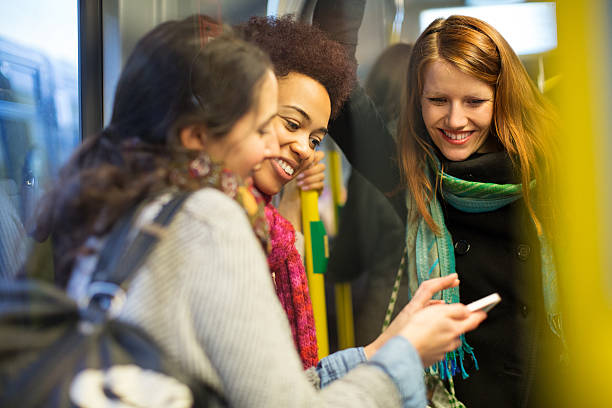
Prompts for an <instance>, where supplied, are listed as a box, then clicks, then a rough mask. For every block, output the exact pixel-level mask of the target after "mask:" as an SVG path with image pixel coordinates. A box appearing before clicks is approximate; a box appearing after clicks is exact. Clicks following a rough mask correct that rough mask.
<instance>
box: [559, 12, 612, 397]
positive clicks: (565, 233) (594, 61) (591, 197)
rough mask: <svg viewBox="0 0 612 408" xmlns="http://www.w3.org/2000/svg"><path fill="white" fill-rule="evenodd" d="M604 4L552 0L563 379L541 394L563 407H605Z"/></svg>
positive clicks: (610, 290) (610, 317)
mask: <svg viewBox="0 0 612 408" xmlns="http://www.w3.org/2000/svg"><path fill="white" fill-rule="evenodd" d="M611 8H612V6H611V5H610V3H609V2H606V1H604V0H589V1H584V2H583V1H575V0H560V1H558V2H557V21H558V28H559V37H558V38H559V53H560V58H559V60H560V64H561V66H560V71H561V73H562V75H563V79H562V80H561V82H560V83H559V88H560V100H559V104H560V107H561V117H562V118H563V119H562V127H561V128H562V129H561V134H560V135H559V141H560V143H559V145H560V148H561V165H560V168H559V169H557V171H558V172H559V174H560V176H561V177H559V180H560V182H561V185H560V190H561V195H560V197H559V201H558V202H559V205H560V206H561V208H560V209H561V211H560V212H559V213H560V218H561V219H560V222H559V225H560V230H561V231H560V233H559V234H558V237H557V241H559V243H558V247H557V248H558V249H557V259H558V269H559V279H560V288H561V294H562V296H561V302H562V306H563V312H564V316H565V321H564V324H565V333H566V336H567V340H568V344H569V351H570V352H569V361H570V370H569V372H570V373H571V378H569V381H568V382H567V384H561V385H560V384H558V383H557V382H555V383H553V382H551V384H550V385H549V388H550V389H549V392H557V390H563V391H562V392H563V396H564V401H565V402H566V404H564V406H568V407H570V406H573V407H576V406H582V407H605V406H610V376H609V375H608V372H607V368H608V367H611V366H612V347H611V346H612V343H611V341H610V339H612V284H611V273H610V270H611V267H612V265H611V259H610V254H609V247H610V241H612V239H611V237H610V234H611V231H610V230H611V228H610V225H612V220H611V217H610V205H611V204H612V199H611V197H610V191H611V189H612V186H611V184H610V176H609V175H610V170H611V168H610V155H611V153H612V148H611V145H612V143H611V142H610V138H609V134H610V125H611V123H610V122H611V121H610V117H609V115H610V112H611V111H612V104H611V102H610V97H609V92H610V89H611V86H610V70H611V69H612V67H611V66H610V63H609V62H610V54H611V51H610V46H611V42H612V41H610V33H609V32H608V30H607V27H608V25H609V24H610V16H611V10H610V9H611ZM550 374H551V377H553V381H554V374H555V373H550Z"/></svg>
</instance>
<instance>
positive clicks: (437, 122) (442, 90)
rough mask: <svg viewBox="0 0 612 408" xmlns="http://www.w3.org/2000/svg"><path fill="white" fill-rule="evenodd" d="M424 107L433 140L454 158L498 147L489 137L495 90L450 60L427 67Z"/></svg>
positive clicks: (448, 156) (422, 99) (459, 158)
mask: <svg viewBox="0 0 612 408" xmlns="http://www.w3.org/2000/svg"><path fill="white" fill-rule="evenodd" d="M423 78H424V80H423V93H422V95H421V108H422V113H423V122H424V123H425V127H426V128H427V132H428V133H429V135H430V136H431V139H432V141H433V142H434V144H435V145H436V146H437V147H438V149H439V150H440V152H441V153H442V154H443V155H444V157H446V158H447V159H448V160H451V161H462V160H465V159H467V158H468V157H470V156H471V155H472V154H473V153H476V152H479V153H485V152H489V151H493V150H495V149H496V148H497V142H496V140H495V138H494V137H489V133H490V128H491V121H492V119H493V100H494V97H495V91H494V89H493V87H492V86H490V85H488V84H487V83H485V82H483V81H481V80H479V79H477V78H475V77H473V76H470V75H468V74H465V73H463V72H461V71H459V69H457V68H455V67H454V66H453V65H452V64H451V63H449V62H447V61H434V62H431V63H429V64H428V65H427V66H426V67H425V71H424V75H423Z"/></svg>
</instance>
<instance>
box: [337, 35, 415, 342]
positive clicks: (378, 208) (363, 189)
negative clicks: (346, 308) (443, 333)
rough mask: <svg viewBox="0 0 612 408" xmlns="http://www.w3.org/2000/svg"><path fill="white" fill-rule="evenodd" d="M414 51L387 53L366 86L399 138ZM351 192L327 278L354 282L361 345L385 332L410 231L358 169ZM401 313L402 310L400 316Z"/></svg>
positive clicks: (404, 292)
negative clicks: (383, 330)
mask: <svg viewBox="0 0 612 408" xmlns="http://www.w3.org/2000/svg"><path fill="white" fill-rule="evenodd" d="M411 50H412V46H411V45H410V44H404V43H397V44H393V45H391V46H389V47H388V48H387V49H385V50H384V51H383V52H382V54H381V55H380V56H379V57H378V59H377V60H376V62H375V63H374V65H373V66H372V70H371V71H370V73H369V74H368V77H367V79H366V83H365V86H364V88H365V91H366V93H367V94H368V96H369V97H370V98H371V99H372V101H373V102H374V104H375V105H376V108H377V109H378V112H379V113H380V115H381V117H382V119H383V121H384V122H385V123H386V124H387V128H388V129H389V132H390V133H391V134H392V135H393V136H395V133H396V128H397V120H398V117H399V110H400V98H401V93H402V90H403V89H404V82H405V79H406V75H407V73H408V62H409V61H410V51H411ZM347 190H348V191H347V197H346V203H345V204H344V206H343V207H342V210H341V212H340V223H339V230H338V234H337V235H336V237H335V238H334V240H333V244H332V248H331V251H330V257H329V263H328V265H327V268H328V269H327V276H328V277H329V279H330V280H331V281H332V282H348V281H352V282H353V285H352V289H353V290H352V294H353V314H354V327H355V342H356V344H368V343H369V342H371V341H373V340H374V339H375V338H376V337H377V336H378V335H379V334H380V332H381V327H382V322H383V321H384V318H385V312H386V310H387V305H388V303H389V297H390V296H391V291H392V289H393V284H394V282H395V277H396V274H397V267H398V265H399V263H400V259H401V257H402V250H403V248H404V243H403V240H404V235H405V229H404V222H403V221H402V220H401V219H400V218H399V216H398V215H397V213H396V212H395V210H394V209H393V207H392V206H391V204H390V203H389V200H388V199H387V197H385V196H384V194H382V193H381V192H380V191H379V190H378V189H377V188H376V187H374V186H372V184H371V183H370V182H369V181H368V180H367V179H366V178H365V177H363V176H362V175H361V174H359V172H358V171H357V170H355V169H353V170H352V171H351V175H350V177H349V180H348V186H347ZM408 300H409V297H408V282H407V280H406V279H404V280H403V281H402V282H401V287H400V290H399V292H398V304H399V305H401V306H403V305H405V304H407V303H408ZM398 312H399V309H396V311H395V313H394V316H395V315H396V314H397V313H398Z"/></svg>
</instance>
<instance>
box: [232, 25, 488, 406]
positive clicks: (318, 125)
mask: <svg viewBox="0 0 612 408" xmlns="http://www.w3.org/2000/svg"><path fill="white" fill-rule="evenodd" d="M239 28H240V30H241V31H242V32H243V33H244V35H245V37H246V38H247V40H249V41H252V42H254V43H255V44H257V45H259V46H260V47H261V48H262V49H263V50H265V51H266V52H267V53H268V54H269V55H270V59H271V60H272V64H273V66H274V71H275V73H276V75H277V78H278V82H279V114H278V120H277V121H276V122H275V130H276V132H277V136H278V139H279V144H280V153H279V155H278V156H277V157H274V158H272V159H268V160H266V161H265V162H264V163H263V165H262V166H261V169H259V170H258V171H256V172H255V174H254V185H255V187H256V188H257V189H258V190H259V191H260V192H262V193H263V194H264V195H266V196H267V197H271V196H272V195H274V194H277V193H279V192H280V190H281V189H282V188H283V186H285V185H287V184H289V185H291V184H293V183H290V182H291V181H292V180H295V179H297V180H298V181H297V184H298V185H299V186H301V187H302V188H304V186H307V187H309V188H315V189H316V188H319V187H322V177H323V174H322V165H321V164H315V165H314V166H313V163H317V162H318V161H319V160H321V158H322V156H323V154H322V152H317V151H315V148H316V147H317V146H318V145H319V144H320V143H321V141H322V139H323V137H324V136H325V135H326V134H327V124H328V122H329V119H330V117H331V118H333V117H336V116H337V115H338V113H339V110H340V107H341V106H342V104H343V103H344V101H345V100H346V99H347V97H348V95H349V93H350V90H351V88H352V86H353V83H354V81H355V68H356V64H355V61H354V60H352V59H350V58H349V57H348V54H347V53H346V52H345V50H344V48H343V47H342V45H340V44H338V43H336V42H334V41H331V40H330V39H328V38H327V37H326V35H325V34H324V33H323V32H322V31H321V30H319V29H318V28H317V27H313V26H310V25H307V24H303V23H298V22H295V21H294V20H293V19H292V18H291V17H283V18H280V19H277V18H271V17H267V18H265V17H253V18H251V19H250V20H249V21H248V22H247V23H245V24H243V25H242V26H240V27H239ZM296 193H297V188H291V189H290V191H289V192H287V189H286V190H285V192H284V200H283V201H281V204H280V206H279V209H280V210H281V211H283V210H286V211H284V212H283V215H285V216H287V218H289V219H290V220H291V222H289V221H288V220H287V219H285V217H284V216H283V215H281V214H280V213H279V211H278V210H277V209H276V208H275V207H274V206H272V205H271V204H268V205H267V206H266V215H267V218H268V222H269V224H270V239H271V244H272V248H271V253H270V254H269V255H268V264H269V266H270V269H271V273H272V276H273V279H274V282H275V288H276V292H277V295H278V297H279V299H280V301H281V304H282V305H283V308H284V309H285V312H286V314H287V317H288V319H289V323H290V325H291V329H292V334H293V338H294V342H295V344H296V347H297V349H298V351H299V353H300V357H301V358H302V364H303V366H304V368H305V369H308V368H309V367H310V368H311V367H313V366H314V365H315V364H317V348H316V333H315V327H314V319H313V314H312V305H311V303H310V296H309V293H308V286H307V282H306V273H305V270H304V265H303V262H302V260H301V259H300V255H299V253H298V250H297V248H296V238H295V237H296V231H295V229H297V230H298V231H299V225H300V222H299V219H300V218H299V202H298V203H297V205H296V203H295V200H296V199H297V200H299V198H296V197H297V194H296ZM287 196H290V197H291V198H290V199H289V200H286V198H287ZM292 224H293V225H292ZM294 228H295V229H294ZM432 283H433V282H432ZM435 285H437V286H438V289H439V288H440V285H441V283H440V282H439V281H438V283H435ZM436 290H437V289H436ZM430 297H431V296H430V293H429V292H428V295H427V298H428V299H429V298H430ZM425 304H426V303H419V301H418V300H417V301H416V302H413V303H412V304H411V306H410V307H407V308H406V309H405V310H404V311H403V312H402V313H401V317H400V318H399V319H397V321H398V322H400V321H402V319H404V318H407V316H409V315H410V314H411V313H413V312H415V311H417V310H419V309H421V308H422V307H423V306H424V305H425ZM417 305H418V306H417ZM481 318H483V316H480V317H479V319H481ZM433 321H439V316H438V317H433V316H432V322H433ZM396 330H397V329H396V327H390V330H387V331H386V332H385V333H384V334H383V335H381V336H380V337H379V338H378V339H376V341H374V342H373V343H372V344H370V345H368V346H366V347H359V348H353V349H348V350H343V351H341V352H338V353H335V354H332V355H331V356H328V357H326V358H325V359H323V360H321V362H319V364H318V365H317V368H316V373H317V374H318V375H317V376H315V378H316V379H317V380H319V381H320V386H321V387H324V386H325V385H327V384H329V383H330V382H332V381H334V380H336V379H338V378H339V377H341V376H343V375H345V374H346V373H347V372H348V371H350V370H351V369H353V368H354V367H356V366H357V365H359V364H360V363H363V362H366V361H367V360H368V359H369V358H372V357H373V356H374V355H375V354H376V353H377V351H378V350H379V349H381V348H382V347H383V346H385V349H386V350H388V349H389V348H392V347H393V344H392V343H393V342H392V343H388V342H387V340H389V339H390V338H392V337H393V336H394V335H395V334H397V332H396ZM431 335H432V337H431V338H430V339H436V340H438V337H437V336H438V334H437V333H434V332H432V333H431ZM436 340H434V341H436ZM410 353H411V352H409V353H408V354H410ZM383 354H384V353H383ZM393 354H394V355H395V356H398V357H397V358H399V356H400V355H404V356H406V354H407V353H406V351H403V352H400V351H399V350H397V352H394V353H393ZM376 355H377V356H380V355H379V354H376ZM421 357H422V359H423V361H426V360H428V357H426V356H424V355H423V354H421ZM418 365H420V364H417V366H418ZM414 368H416V367H414ZM308 371H309V372H311V373H312V368H311V369H310V370H308ZM396 380H399V379H396ZM420 381H421V375H420V374H419V373H418V370H417V371H415V372H411V373H410V374H409V375H407V376H406V377H404V378H403V379H401V380H399V382H398V384H402V383H403V384H404V385H405V386H407V385H409V384H412V385H411V386H409V387H408V388H405V389H402V386H400V391H401V394H402V395H401V397H402V400H403V404H404V405H405V406H421V405H422V404H423V403H424V400H423V399H421V397H422V395H421V394H420V392H419V391H416V392H415V390H416V389H415V388H413V387H414V386H415V385H416V384H417V383H420Z"/></svg>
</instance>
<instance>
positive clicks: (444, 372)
mask: <svg viewBox="0 0 612 408" xmlns="http://www.w3.org/2000/svg"><path fill="white" fill-rule="evenodd" d="M466 354H468V355H469V356H470V357H472V360H473V361H474V367H475V368H476V370H478V361H477V360H476V356H475V355H474V349H473V348H472V347H470V345H469V344H467V341H466V340H465V335H463V334H462V335H461V347H459V348H458V349H457V350H454V351H451V352H449V353H446V355H445V356H444V359H443V360H441V361H439V362H437V363H436V364H434V365H432V366H431V367H428V368H427V372H428V373H429V374H433V375H438V376H439V377H440V378H441V379H442V380H450V381H452V378H453V377H454V376H455V375H456V374H457V373H458V372H459V371H461V377H462V378H463V379H466V378H468V377H469V375H468V373H467V372H466V371H465V368H464V367H463V360H464V358H465V355H466Z"/></svg>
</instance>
